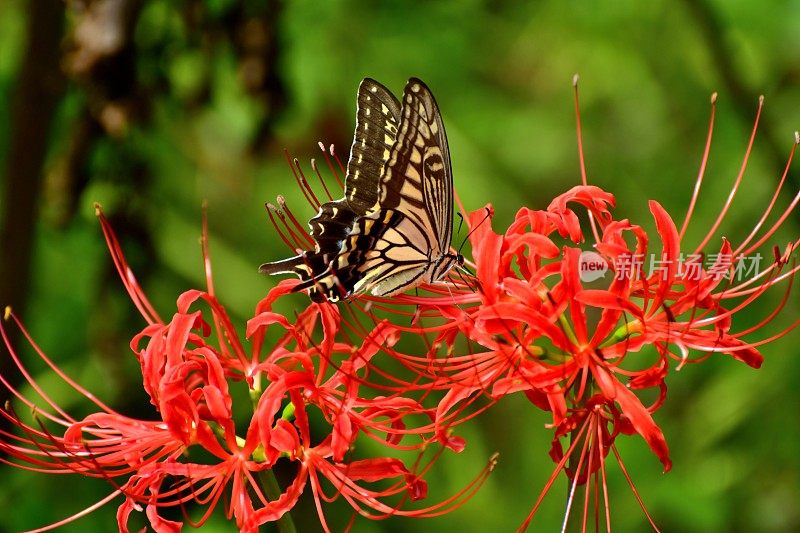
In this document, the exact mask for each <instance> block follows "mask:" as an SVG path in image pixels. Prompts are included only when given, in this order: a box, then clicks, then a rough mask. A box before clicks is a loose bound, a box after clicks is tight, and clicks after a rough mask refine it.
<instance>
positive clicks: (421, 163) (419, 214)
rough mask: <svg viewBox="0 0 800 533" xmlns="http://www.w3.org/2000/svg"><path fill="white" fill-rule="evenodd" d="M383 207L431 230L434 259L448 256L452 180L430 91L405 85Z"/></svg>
mask: <svg viewBox="0 0 800 533" xmlns="http://www.w3.org/2000/svg"><path fill="white" fill-rule="evenodd" d="M379 204H380V206H381V207H382V208H390V209H398V210H399V211H402V212H403V213H406V214H407V215H408V216H410V217H412V218H414V219H415V220H416V221H417V222H418V223H420V224H421V225H422V226H424V227H425V228H427V229H428V232H429V233H430V238H431V240H432V241H433V244H432V246H431V255H432V256H434V257H435V256H437V255H440V254H442V253H445V252H446V251H447V250H448V249H449V247H450V238H451V236H452V232H453V226H452V224H453V174H452V171H451V167H450V151H449V148H448V145H447V136H446V134H445V130H444V125H443V124H442V119H441V115H440V114H439V107H438V106H437V104H436V100H435V99H434V97H433V94H431V92H430V90H429V89H428V87H427V86H426V85H425V84H424V83H423V82H422V81H420V80H418V79H416V78H412V79H411V80H409V82H408V83H407V84H406V88H405V91H404V94H403V107H402V119H401V126H400V131H399V132H398V134H397V141H396V142H395V144H394V147H393V148H392V151H391V154H390V156H389V161H388V162H387V163H386V168H385V170H384V174H383V176H382V178H381V189H380V197H379Z"/></svg>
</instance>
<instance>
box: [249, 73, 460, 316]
mask: <svg viewBox="0 0 800 533" xmlns="http://www.w3.org/2000/svg"><path fill="white" fill-rule="evenodd" d="M357 102H358V109H357V113H356V129H355V134H354V136H353V144H352V147H351V149H350V158H349V160H348V164H347V174H346V177H345V191H344V198H341V199H339V200H335V201H331V202H327V203H325V204H322V205H321V206H320V209H319V212H318V213H317V215H316V216H315V217H314V218H312V219H311V220H310V221H309V227H310V228H311V236H312V237H313V238H314V241H315V243H316V246H315V249H314V250H308V251H304V252H301V253H299V254H298V255H296V256H294V257H290V258H288V259H284V260H282V261H276V262H272V263H265V264H263V265H261V267H260V268H259V271H260V272H262V273H265V274H284V273H293V274H296V275H297V276H299V277H300V279H301V280H302V282H301V283H300V284H298V285H297V286H296V287H295V290H297V291H300V290H308V292H309V296H310V297H311V298H312V300H314V301H324V300H326V299H327V300H329V301H337V300H339V299H340V298H342V297H345V298H346V297H349V296H351V295H353V294H357V293H365V292H369V293H371V294H373V295H376V296H391V295H394V294H398V293H400V292H403V291H405V290H408V289H411V288H414V287H417V286H419V285H421V284H423V283H434V282H436V281H438V280H440V279H442V278H443V277H444V276H445V275H446V274H447V273H448V272H449V271H450V269H451V268H452V267H453V266H454V265H456V264H463V261H464V259H463V257H462V256H461V255H460V254H456V253H451V252H450V239H451V237H452V231H453V226H452V222H453V174H452V170H451V166H450V151H449V149H448V145H447V136H446V134H445V130H444V124H443V123H442V118H441V115H440V113H439V107H438V105H437V104H436V100H435V99H434V97H433V94H432V93H431V91H430V89H428V87H427V86H426V85H425V84H424V83H423V82H422V81H420V80H419V79H416V78H412V79H410V80H409V81H408V82H407V84H406V87H405V90H404V92H403V101H402V104H401V103H400V102H398V100H397V99H396V98H395V97H394V96H393V95H392V94H391V92H390V91H389V90H388V89H386V87H384V86H383V85H381V84H380V83H378V82H376V81H375V80H372V79H369V78H367V79H364V80H363V81H362V82H361V84H360V85H359V90H358V99H357Z"/></svg>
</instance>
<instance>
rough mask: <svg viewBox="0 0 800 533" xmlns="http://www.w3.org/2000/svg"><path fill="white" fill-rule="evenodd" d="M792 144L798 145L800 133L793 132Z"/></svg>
mask: <svg viewBox="0 0 800 533" xmlns="http://www.w3.org/2000/svg"><path fill="white" fill-rule="evenodd" d="M794 143H795V144H800V131H796V132H794Z"/></svg>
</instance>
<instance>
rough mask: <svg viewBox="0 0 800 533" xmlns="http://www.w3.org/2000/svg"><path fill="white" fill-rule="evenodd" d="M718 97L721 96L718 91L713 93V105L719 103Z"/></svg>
mask: <svg viewBox="0 0 800 533" xmlns="http://www.w3.org/2000/svg"><path fill="white" fill-rule="evenodd" d="M717 96H719V95H718V94H717V91H714V92H713V93H711V103H712V104H716V103H717Z"/></svg>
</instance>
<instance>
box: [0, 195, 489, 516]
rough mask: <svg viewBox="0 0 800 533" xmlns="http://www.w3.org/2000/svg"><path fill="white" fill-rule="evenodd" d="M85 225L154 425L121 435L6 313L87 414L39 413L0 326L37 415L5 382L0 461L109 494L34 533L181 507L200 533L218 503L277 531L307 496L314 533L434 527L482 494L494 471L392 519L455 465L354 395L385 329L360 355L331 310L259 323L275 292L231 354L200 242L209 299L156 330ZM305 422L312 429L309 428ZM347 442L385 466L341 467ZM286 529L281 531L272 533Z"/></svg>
mask: <svg viewBox="0 0 800 533" xmlns="http://www.w3.org/2000/svg"><path fill="white" fill-rule="evenodd" d="M98 216H99V218H100V222H101V225H102V228H103V231H104V233H105V236H106V240H107V242H108V245H109V249H110V250H111V255H112V257H113V259H114V262H115V264H116V267H117V269H118V272H119V274H120V277H121V279H122V281H123V283H124V284H125V287H126V289H127V291H128V294H129V295H130V297H131V300H132V301H133V302H134V304H135V305H136V306H137V308H138V309H139V311H140V312H141V315H142V317H143V318H144V320H145V321H146V322H147V325H146V326H145V328H144V329H143V330H142V331H141V332H140V333H139V334H137V335H136V336H135V337H134V338H133V340H132V341H131V350H132V351H133V353H134V354H135V355H136V357H137V359H138V362H139V364H140V366H141V371H142V378H143V386H144V390H145V392H146V393H147V395H148V397H149V398H150V403H151V404H152V406H153V408H154V410H155V412H156V413H157V419H156V420H153V421H147V420H138V419H133V418H130V417H128V416H125V415H124V414H121V413H118V412H115V411H114V410H113V409H112V408H110V407H109V406H107V405H105V404H103V403H102V402H100V401H99V400H97V399H96V398H95V396H94V395H93V394H92V393H91V392H89V391H88V390H86V389H84V388H83V387H81V386H80V385H79V384H77V383H76V382H75V381H73V380H72V379H70V378H69V377H68V376H67V375H66V374H65V373H64V372H63V371H62V370H61V369H59V367H57V366H56V365H55V364H54V363H53V362H52V361H51V360H50V359H49V358H48V357H47V355H45V353H44V352H43V351H42V350H41V349H40V348H39V347H38V346H37V345H36V344H35V342H34V341H33V339H32V338H31V337H30V336H29V335H28V333H27V332H26V330H25V329H24V327H23V326H22V324H21V323H20V322H19V320H18V319H17V317H16V316H14V314H13V313H12V312H11V310H10V309H7V310H6V317H5V319H6V321H9V320H10V321H11V322H12V323H13V324H15V325H16V326H17V327H19V328H20V330H21V331H22V333H23V334H24V336H25V338H26V339H27V340H28V342H29V343H30V345H31V346H32V347H33V348H34V349H35V352H36V354H37V355H38V357H39V358H41V359H42V360H43V361H44V362H45V363H46V364H47V365H48V366H49V367H50V368H51V369H52V371H53V372H55V373H56V374H57V375H58V376H59V377H60V378H61V379H62V380H63V381H64V383H66V384H67V385H68V386H70V387H71V388H72V389H74V390H75V391H76V392H77V393H78V394H81V395H83V396H84V397H85V399H86V400H87V401H88V402H91V403H92V404H93V405H94V406H95V409H96V412H94V413H93V414H90V415H88V416H86V417H85V418H83V419H81V420H77V419H75V418H73V417H72V416H70V414H69V413H67V412H65V411H64V410H63V409H62V408H61V407H59V405H58V404H57V403H55V402H54V401H52V400H51V399H50V397H49V396H48V394H47V391H46V390H44V389H43V388H42V387H40V386H39V385H38V384H37V382H36V381H34V380H33V379H32V378H31V375H30V373H29V372H27V371H26V365H25V363H24V362H23V360H22V359H21V357H20V356H19V354H18V353H17V351H16V350H15V348H14V347H13V346H11V344H10V342H9V337H8V332H7V327H8V326H7V325H5V324H0V333H2V336H3V339H4V341H5V345H6V347H7V348H8V352H9V354H10V356H11V358H12V360H13V362H14V364H15V365H16V366H17V368H18V369H19V370H20V371H21V375H22V377H23V378H24V380H26V381H27V383H28V384H29V385H30V386H31V387H32V388H33V390H34V391H35V392H36V393H38V394H39V395H40V398H41V401H40V402H39V403H35V402H34V401H32V400H30V399H29V398H27V397H26V396H24V395H23V394H22V393H21V392H20V388H19V387H16V386H15V385H14V384H13V383H12V381H11V380H10V379H9V377H8V376H2V375H0V383H2V385H3V386H4V387H5V389H6V390H7V391H8V392H9V393H10V395H11V396H12V397H13V398H14V399H15V400H16V406H13V405H14V404H12V403H11V402H7V404H6V406H5V408H4V409H3V410H2V411H0V412H2V415H3V416H4V417H5V418H6V419H7V420H9V421H10V422H11V423H12V424H14V425H15V426H17V428H18V429H20V430H21V432H18V433H8V432H2V440H1V441H0V450H1V451H2V452H3V453H4V454H6V455H7V457H8V458H7V459H5V460H4V461H5V462H7V463H11V464H14V465H15V466H18V467H21V468H26V469H29V470H32V471H38V472H46V473H53V474H55V473H78V474H82V475H85V476H91V477H99V478H104V479H106V480H108V482H109V483H110V484H111V485H112V487H113V490H112V492H111V493H110V494H109V495H108V497H106V498H104V499H103V500H102V501H100V502H97V504H95V505H93V506H91V507H89V508H88V509H85V510H83V511H81V512H79V513H77V514H76V515H74V516H72V517H69V518H67V519H65V520H63V521H61V522H59V523H56V524H51V525H49V526H46V527H43V528H41V529H40V530H46V529H51V528H54V527H57V526H60V525H62V524H64V523H67V522H69V521H72V520H75V519H77V518H79V517H81V516H83V515H84V514H86V513H88V512H91V511H92V510H94V509H95V508H96V507H97V506H100V505H103V504H105V503H107V502H108V501H111V500H113V499H115V498H122V500H123V501H122V503H121V504H120V506H119V509H118V512H117V520H118V526H119V530H120V531H128V522H129V518H130V515H131V513H133V512H134V511H144V513H145V516H146V519H147V521H148V522H149V524H150V526H151V527H152V528H153V529H154V530H156V531H163V532H172V531H178V530H180V529H181V527H182V525H183V523H182V522H178V521H174V520H168V519H166V518H164V517H163V516H162V513H161V510H162V509H164V508H169V507H181V508H184V507H185V506H186V505H187V504H188V503H190V502H192V503H194V504H195V506H200V507H203V508H204V511H203V513H202V515H201V516H200V517H199V518H194V519H191V518H189V516H188V513H187V516H186V518H185V520H186V521H187V522H189V523H190V524H191V525H192V526H199V525H201V524H203V523H204V522H205V521H206V520H207V518H208V517H209V516H210V514H211V512H212V511H213V510H214V508H215V507H216V506H217V503H218V502H219V501H220V499H223V501H226V502H228V503H227V505H226V512H227V516H228V517H230V518H232V519H233V520H234V521H235V523H236V526H237V527H238V528H239V530H240V531H257V530H258V526H260V525H262V524H265V523H267V522H273V521H280V520H281V519H282V517H283V516H284V515H285V513H287V511H289V510H290V509H291V508H292V507H293V506H294V505H295V503H296V502H297V500H298V498H299V497H300V495H301V494H302V493H303V491H304V489H305V487H306V485H310V486H311V491H312V493H313V498H314V501H315V502H316V506H317V511H318V513H319V518H320V522H321V524H322V526H323V528H325V529H326V530H328V529H329V528H328V525H327V523H326V520H325V515H324V513H323V506H322V505H323V502H330V501H332V500H334V499H337V498H342V499H344V500H345V501H347V503H349V504H350V505H351V506H352V508H353V509H354V511H355V512H357V513H358V514H361V515H363V516H367V517H370V518H373V519H381V518H386V517H388V516H413V517H426V516H436V515H439V514H442V513H446V512H448V511H449V510H451V509H453V508H455V507H458V506H459V505H461V504H463V503H464V502H465V501H466V500H467V499H468V498H469V497H470V496H471V495H472V494H473V493H474V492H475V491H476V490H477V489H478V488H479V487H480V485H481V484H482V482H483V481H484V480H485V479H486V476H487V475H488V473H489V472H490V471H491V469H492V468H493V466H494V464H495V459H494V458H492V459H491V460H489V461H488V462H487V465H486V467H485V468H484V469H483V470H482V471H481V472H479V473H478V475H477V476H476V478H475V479H474V481H473V482H472V483H470V484H469V485H468V486H467V487H464V489H463V490H462V491H460V492H459V493H457V494H455V495H453V496H452V497H451V498H449V499H447V500H445V501H441V502H437V503H434V504H431V505H428V506H426V507H419V506H413V507H411V508H406V505H405V504H406V503H407V502H416V501H418V500H423V499H425V498H426V495H427V484H426V481H425V479H424V475H425V472H426V471H427V470H428V469H429V468H430V467H431V466H432V464H433V463H434V461H435V459H436V458H437V457H438V453H437V454H435V455H434V456H433V458H428V459H427V460H425V461H423V457H424V456H423V452H424V450H425V448H426V447H428V446H440V450H441V449H444V448H449V449H452V450H455V451H460V450H461V449H463V445H464V443H463V440H461V439H459V438H458V437H455V436H453V435H451V434H450V433H449V432H448V431H438V432H437V431H436V429H437V427H436V426H435V425H434V424H432V423H430V422H426V423H421V424H420V425H418V426H412V425H409V423H408V421H409V420H415V419H416V418H420V417H421V418H422V419H423V420H428V421H430V420H431V419H432V418H433V414H432V413H430V411H429V409H427V408H425V407H423V405H422V404H421V403H420V402H419V401H417V400H415V399H414V398H413V397H412V395H411V394H400V393H398V392H396V391H394V392H393V390H394V389H398V387H396V386H395V387H384V388H387V389H389V390H388V392H384V393H383V394H378V393H376V391H375V387H380V385H374V384H370V383H369V382H368V381H367V380H366V378H365V375H366V374H367V371H368V369H369V368H370V367H371V360H372V358H373V356H375V355H376V353H378V352H379V350H381V349H384V348H389V347H391V346H392V345H393V344H394V343H395V342H396V340H397V336H398V332H397V331H396V330H395V329H394V328H393V327H392V326H391V324H389V323H387V322H382V323H378V324H376V325H375V327H374V328H372V330H371V331H370V332H369V333H366V334H365V335H364V336H363V338H361V342H359V343H353V342H348V341H347V340H346V339H345V337H346V335H345V331H344V328H346V327H347V324H348V321H347V320H345V319H344V318H343V317H342V316H341V314H340V312H339V309H338V308H337V307H336V306H334V305H332V304H327V303H326V304H315V303H312V304H311V305H309V306H308V307H306V308H305V309H304V310H303V311H302V312H300V313H298V314H297V315H296V316H295V317H293V318H292V319H289V318H287V317H286V316H284V315H282V314H280V313H278V312H275V311H274V310H273V307H274V304H275V302H276V300H278V299H279V298H282V297H284V296H285V295H286V294H288V293H289V292H290V291H291V288H292V286H293V285H294V284H295V282H293V281H287V282H283V283H281V284H279V285H278V286H277V287H275V288H274V289H272V290H271V291H269V293H268V294H267V296H266V297H265V298H264V299H263V300H261V301H260V302H259V303H258V305H257V307H256V310H255V314H254V316H253V318H251V319H250V320H249V321H248V322H247V324H246V331H245V337H246V342H243V341H242V340H241V339H240V335H239V333H238V331H237V329H236V327H235V325H234V324H233V322H232V320H231V318H230V316H229V315H228V313H227V312H226V311H225V308H224V307H223V306H222V305H221V304H220V303H219V301H218V300H217V298H216V296H215V294H214V289H213V283H212V278H211V268H210V261H209V258H208V250H207V246H206V245H205V243H206V242H207V241H206V238H205V237H206V230H205V228H204V232H203V235H204V239H203V242H204V258H205V264H206V274H207V284H208V288H207V290H205V291H200V290H190V291H187V292H185V293H183V294H182V295H180V297H179V298H178V300H177V305H176V311H175V313H174V315H173V316H172V318H171V319H170V320H169V321H164V320H162V319H161V318H160V317H159V316H158V314H157V313H156V311H155V310H154V308H153V306H152V305H151V304H150V303H149V301H148V299H147V297H146V295H145V294H144V292H143V291H142V289H141V287H140V285H139V284H138V283H137V281H136V278H135V277H134V275H133V274H132V272H131V270H130V269H129V267H128V265H127V262H126V260H125V257H124V255H123V253H122V250H121V249H120V246H119V243H118V241H117V239H116V237H115V235H114V233H113V231H112V229H111V227H110V225H109V224H108V222H107V220H106V219H105V217H104V216H103V214H102V212H101V211H100V210H99V208H98ZM266 339H271V340H269V342H267V340H266ZM237 382H241V383H245V384H246V385H247V387H248V390H249V393H250V394H249V397H250V399H251V401H252V415H251V417H250V419H249V420H248V421H247V422H246V430H245V431H243V432H242V433H241V434H239V433H237V425H236V422H235V420H234V408H233V402H234V399H233V398H234V396H233V395H232V393H231V387H232V386H234V385H235V384H236V383H237ZM366 388H369V389H370V390H369V392H365V391H364V389H366ZM410 388H411V387H410ZM420 388H421V387H417V389H418V390H419V389H420ZM400 389H402V388H400ZM12 406H13V407H12ZM21 408H24V409H26V410H27V409H31V410H33V412H34V413H35V416H34V420H33V421H32V422H26V421H25V420H24V419H23V417H22V416H19V415H18V413H19V412H20V409H21ZM312 418H314V419H321V420H323V422H322V423H321V424H313V423H312V420H311V419H312ZM320 425H321V426H322V428H323V429H322V430H321V429H320V427H318V426H320ZM58 427H60V428H61V429H60V430H56V429H55V428H58ZM359 436H366V437H370V438H373V439H376V440H378V441H380V442H381V443H382V444H383V445H384V446H385V447H386V450H387V456H384V457H370V458H365V459H353V458H351V453H350V452H351V449H352V448H353V447H354V446H356V440H357V438H358V437H359ZM412 439H413V440H412ZM398 450H419V451H420V453H419V454H418V459H417V461H416V462H414V464H412V465H410V466H407V465H406V464H405V463H404V462H403V461H401V460H400V459H398V458H395V457H392V453H393V452H395V451H398ZM439 453H441V451H440V452H439ZM279 461H286V462H291V463H294V464H296V472H295V474H294V477H293V479H292V480H291V481H290V482H289V483H287V484H286V486H285V487H284V488H283V489H278V490H277V491H276V490H272V492H270V490H268V489H269V488H270V487H275V486H276V485H275V483H276V480H275V479H274V478H272V479H268V477H267V476H272V473H271V470H272V469H273V467H274V466H275V465H276V463H278V462H279ZM291 527H293V526H291V525H287V524H286V523H283V524H282V528H283V529H284V530H287V531H288V530H291Z"/></svg>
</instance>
